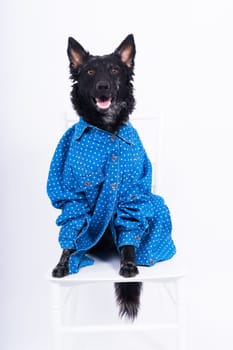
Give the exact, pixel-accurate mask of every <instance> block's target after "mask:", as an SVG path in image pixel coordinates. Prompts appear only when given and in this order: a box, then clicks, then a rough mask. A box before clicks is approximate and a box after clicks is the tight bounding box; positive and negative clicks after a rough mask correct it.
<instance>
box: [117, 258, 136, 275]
mask: <svg viewBox="0 0 233 350" xmlns="http://www.w3.org/2000/svg"><path fill="white" fill-rule="evenodd" d="M119 273H120V275H121V276H123V277H134V276H136V275H137V274H138V273H139V271H138V268H137V266H136V265H135V264H134V263H133V262H132V261H127V262H124V263H122V265H121V268H120V272H119Z"/></svg>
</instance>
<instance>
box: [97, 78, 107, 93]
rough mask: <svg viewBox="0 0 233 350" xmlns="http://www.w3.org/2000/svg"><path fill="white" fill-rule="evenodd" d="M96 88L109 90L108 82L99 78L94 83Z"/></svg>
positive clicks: (100, 90) (104, 90)
mask: <svg viewBox="0 0 233 350" xmlns="http://www.w3.org/2000/svg"><path fill="white" fill-rule="evenodd" d="M96 90H97V91H99V92H102V93H103V92H108V91H109V90H110V84H109V82H108V81H106V80H100V81H98V83H97V84H96Z"/></svg>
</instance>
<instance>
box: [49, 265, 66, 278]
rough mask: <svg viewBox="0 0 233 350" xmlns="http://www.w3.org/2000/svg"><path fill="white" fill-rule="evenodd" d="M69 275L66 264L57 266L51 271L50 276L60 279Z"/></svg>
mask: <svg viewBox="0 0 233 350" xmlns="http://www.w3.org/2000/svg"><path fill="white" fill-rule="evenodd" d="M67 275H69V268H68V265H66V264H57V266H56V267H55V268H54V269H53V271H52V276H53V277H57V278H61V277H65V276H67Z"/></svg>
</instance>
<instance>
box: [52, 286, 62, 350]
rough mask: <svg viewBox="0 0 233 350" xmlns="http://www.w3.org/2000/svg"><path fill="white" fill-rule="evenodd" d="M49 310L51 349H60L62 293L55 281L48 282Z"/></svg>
mask: <svg viewBox="0 0 233 350" xmlns="http://www.w3.org/2000/svg"><path fill="white" fill-rule="evenodd" d="M50 307H51V309H50V311H51V324H52V339H51V341H52V344H51V349H52V350H62V349H63V342H62V334H61V322H62V315H61V312H62V295H61V287H60V286H59V284H57V283H51V284H50Z"/></svg>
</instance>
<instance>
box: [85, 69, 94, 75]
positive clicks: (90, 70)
mask: <svg viewBox="0 0 233 350" xmlns="http://www.w3.org/2000/svg"><path fill="white" fill-rule="evenodd" d="M87 74H88V75H94V74H95V71H94V70H93V69H88V70H87Z"/></svg>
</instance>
